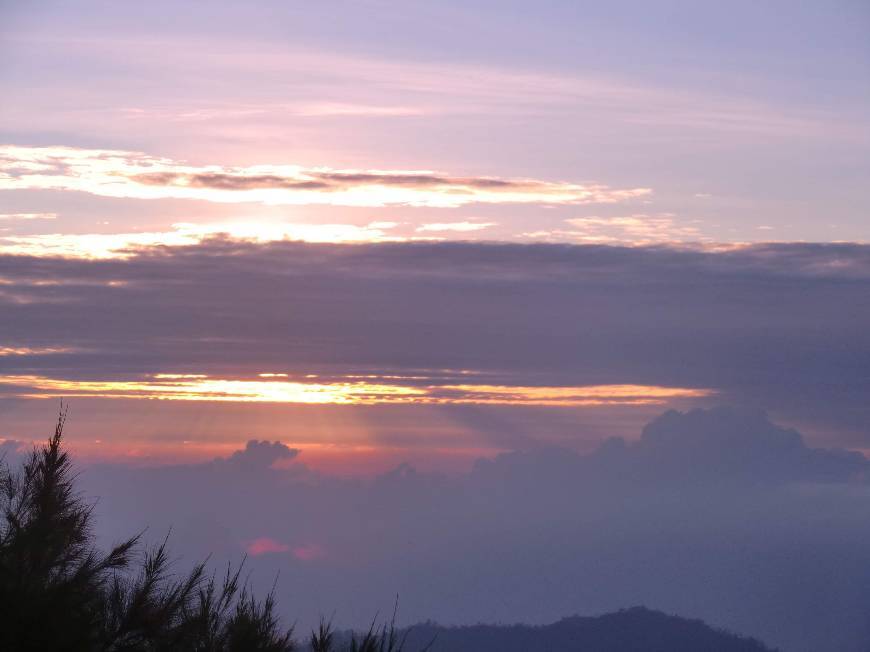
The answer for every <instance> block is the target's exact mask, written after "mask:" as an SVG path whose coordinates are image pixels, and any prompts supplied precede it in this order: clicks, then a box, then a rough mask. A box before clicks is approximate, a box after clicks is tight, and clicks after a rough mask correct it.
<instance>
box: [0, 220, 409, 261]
mask: <svg viewBox="0 0 870 652" xmlns="http://www.w3.org/2000/svg"><path fill="white" fill-rule="evenodd" d="M396 226H398V224H397V223H396V222H371V223H369V224H367V225H362V226H359V225H354V224H304V223H275V222H261V221H257V220H246V221H243V222H220V223H198V224H192V223H178V224H173V225H172V230H170V231H152V232H135V233H85V234H70V233H45V234H38V235H21V236H6V237H0V252H5V253H10V254H25V255H31V256H64V257H70V258H129V257H131V256H133V255H135V254H136V253H137V252H141V250H143V249H146V248H148V247H182V246H189V245H196V244H199V243H201V242H203V241H204V240H207V239H209V238H225V239H234V240H241V241H248V242H280V241H282V240H295V241H303V242H383V241H401V240H403V238H401V237H397V236H393V235H390V234H388V233H387V231H388V230H390V229H392V228H395V227H396Z"/></svg>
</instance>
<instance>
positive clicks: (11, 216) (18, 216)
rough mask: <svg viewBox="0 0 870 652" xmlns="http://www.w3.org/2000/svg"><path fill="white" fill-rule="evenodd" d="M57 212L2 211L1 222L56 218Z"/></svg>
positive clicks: (0, 214)
mask: <svg viewBox="0 0 870 652" xmlns="http://www.w3.org/2000/svg"><path fill="white" fill-rule="evenodd" d="M54 219H57V213H0V222H27V221H30V220H54Z"/></svg>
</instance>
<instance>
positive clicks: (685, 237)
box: [522, 213, 709, 245]
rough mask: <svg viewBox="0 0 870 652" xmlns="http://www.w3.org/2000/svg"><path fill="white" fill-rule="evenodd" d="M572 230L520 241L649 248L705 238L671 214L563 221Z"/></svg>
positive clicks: (538, 234)
mask: <svg viewBox="0 0 870 652" xmlns="http://www.w3.org/2000/svg"><path fill="white" fill-rule="evenodd" d="M565 222H566V223H567V224H569V225H570V226H571V227H572V228H570V229H554V230H548V231H532V232H526V233H523V234H522V235H523V237H526V238H533V239H540V240H558V241H562V242H565V241H567V242H582V243H590V244H633V245H650V244H660V243H677V242H703V241H706V240H708V239H709V238H707V237H705V236H704V235H703V233H702V232H701V230H700V229H699V228H698V226H696V223H695V222H689V223H686V222H684V221H681V220H679V219H678V218H677V217H676V216H675V215H673V214H672V213H660V214H656V215H651V214H647V213H635V214H633V215H623V216H615V217H600V216H598V215H592V216H589V217H574V218H571V219H568V220H565Z"/></svg>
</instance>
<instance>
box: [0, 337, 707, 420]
mask: <svg viewBox="0 0 870 652" xmlns="http://www.w3.org/2000/svg"><path fill="white" fill-rule="evenodd" d="M18 354H19V355H33V352H30V353H28V352H25V353H21V352H19V353H18ZM0 355H3V349H0ZM309 375H310V374H309ZM257 376H258V378H257V380H253V379H235V378H214V377H210V376H209V375H208V374H154V375H153V376H151V377H150V378H146V379H132V380H108V379H106V380H76V379H61V378H50V377H46V376H17V375H12V374H10V375H6V376H3V377H0V386H4V385H5V386H9V387H11V390H9V391H10V394H11V395H12V396H17V397H22V398H46V397H48V396H63V397H81V398H113V399H160V400H167V401H212V402H232V403H297V404H335V405H351V404H353V405H377V404H382V403H386V404H401V405H412V404H420V405H429V404H451V405H462V404H474V405H487V404H490V405H541V406H544V405H550V406H560V407H579V406H593V405H656V404H663V403H665V402H666V401H668V400H674V399H680V398H702V397H708V396H711V395H712V394H713V392H712V391H710V390H708V389H701V388H684V387H659V386H641V385H592V386H580V387H546V386H544V387H542V386H533V387H529V386H523V385H488V384H486V383H485V382H480V381H477V382H476V383H473V382H471V381H472V380H474V379H472V378H465V379H464V380H465V383H464V384H461V385H458V384H450V382H449V381H447V382H445V379H444V378H439V377H437V376H429V375H417V376H412V377H406V378H403V377H402V376H399V375H395V374H391V375H388V376H384V377H379V376H377V375H375V374H365V376H364V377H365V378H366V380H360V376H358V375H350V376H338V377H336V378H334V379H332V380H330V381H328V382H323V381H321V382H318V381H316V380H314V379H309V378H307V377H306V378H299V379H296V380H284V379H283V378H285V377H287V376H288V374H281V375H276V374H257ZM427 382H428V384H424V383H427Z"/></svg>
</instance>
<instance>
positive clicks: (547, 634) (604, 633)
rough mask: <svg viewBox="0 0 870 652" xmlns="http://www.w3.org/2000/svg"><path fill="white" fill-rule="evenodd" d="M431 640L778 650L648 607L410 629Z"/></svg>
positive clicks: (568, 650)
mask: <svg viewBox="0 0 870 652" xmlns="http://www.w3.org/2000/svg"><path fill="white" fill-rule="evenodd" d="M433 641H434V642H433ZM430 643H431V644H432V645H431V647H430V648H429V650H431V652H700V651H701V650H703V651H704V652H773V648H769V647H767V646H765V645H764V644H762V643H761V642H759V641H757V640H755V639H752V638H746V637H742V636H738V635H736V634H732V633H730V632H727V631H724V630H720V629H715V628H713V627H710V626H709V625H707V624H706V623H704V622H703V621H700V620H690V619H687V618H680V617H678V616H670V615H667V614H664V613H661V612H659V611H653V610H651V609H647V608H645V607H632V608H630V609H624V610H621V611H617V612H615V613H609V614H605V615H603V616H594V617H584V616H572V617H569V618H563V619H562V620H560V621H558V622H555V623H553V624H551V625H543V626H531V625H471V626H463V627H445V626H442V625H437V624H434V623H424V624H420V625H416V626H414V627H412V628H410V630H408V632H407V640H406V648H408V649H411V650H418V649H423V648H425V647H426V646H427V645H428V644H430Z"/></svg>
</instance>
